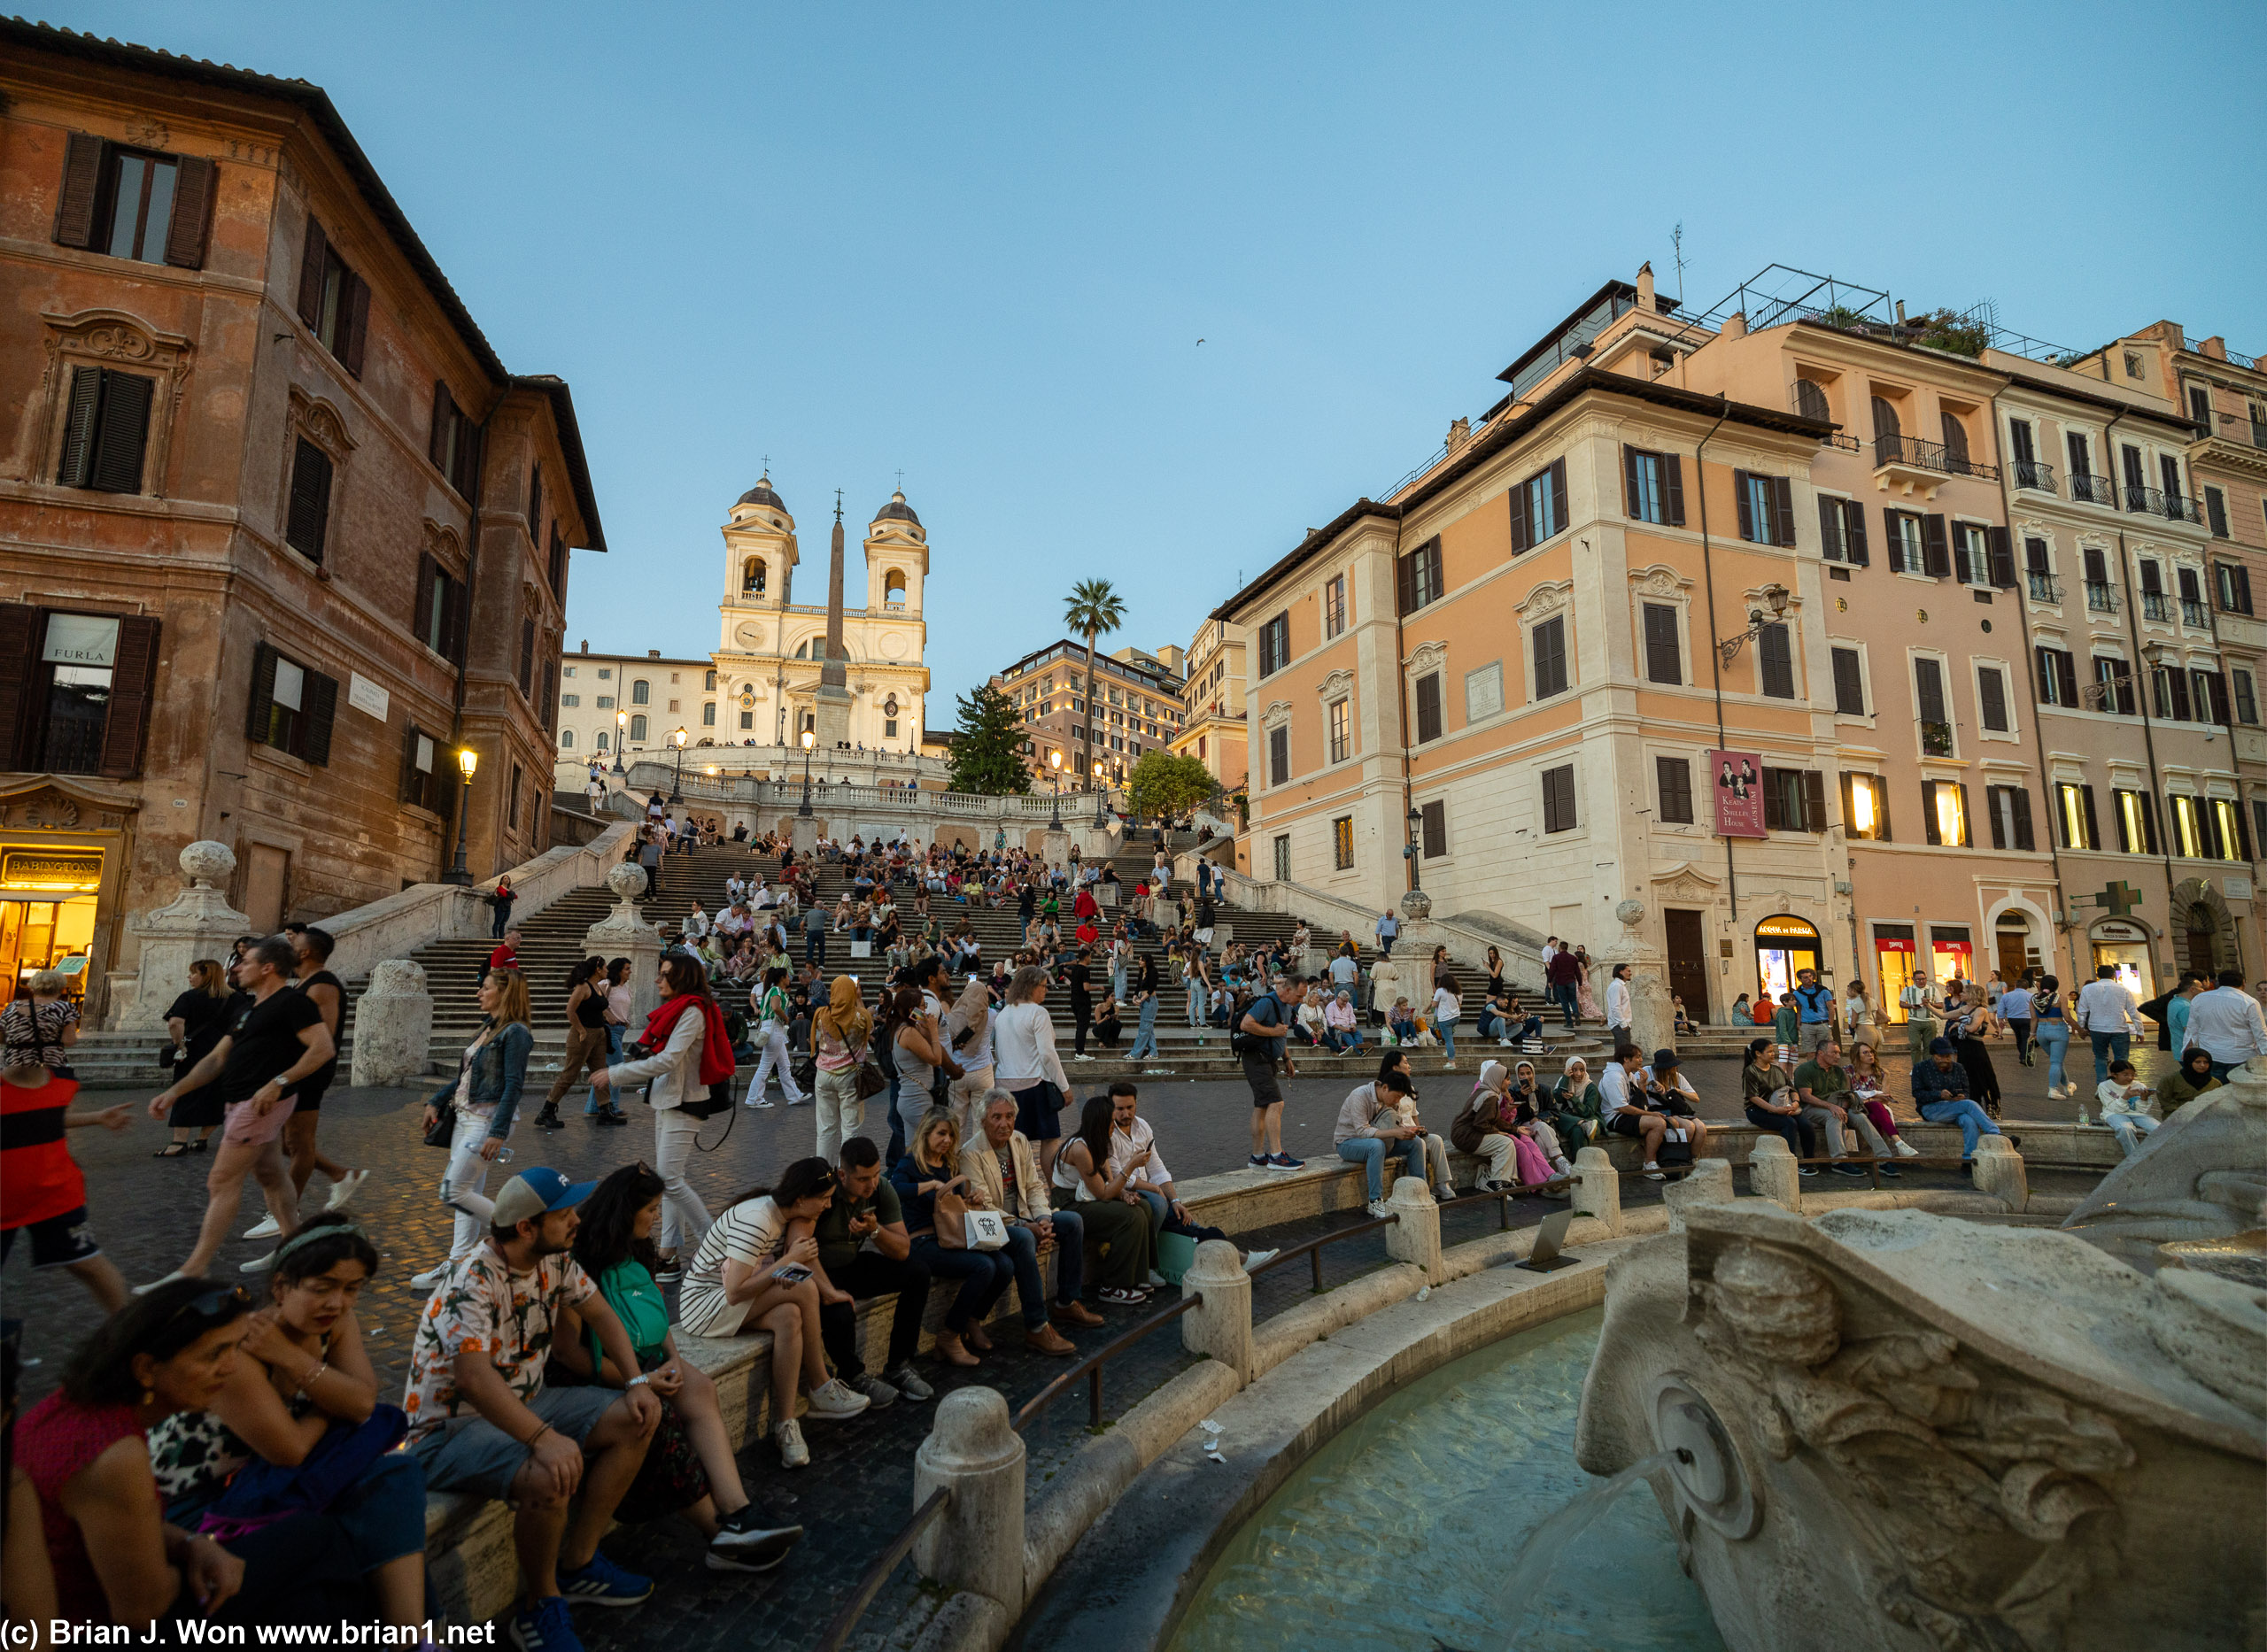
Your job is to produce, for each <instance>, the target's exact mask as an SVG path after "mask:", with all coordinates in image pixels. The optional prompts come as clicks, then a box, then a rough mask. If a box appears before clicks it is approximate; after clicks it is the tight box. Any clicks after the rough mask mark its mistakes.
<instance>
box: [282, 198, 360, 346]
mask: <svg viewBox="0 0 2267 1652" xmlns="http://www.w3.org/2000/svg"><path fill="white" fill-rule="evenodd" d="M298 308H299V319H300V320H302V321H305V322H306V324H307V328H308V330H309V331H311V332H312V333H313V334H314V336H315V337H316V338H318V339H319V340H321V343H322V347H323V348H324V349H325V350H328V351H330V353H331V354H332V355H333V356H335V357H337V359H338V364H339V365H340V366H341V367H344V368H345V369H346V370H347V371H348V372H349V373H351V374H353V375H354V376H355V377H356V378H358V379H359V378H360V377H361V376H362V347H363V344H364V342H365V340H366V339H367V338H368V334H369V329H370V284H369V282H366V281H364V280H363V279H362V278H361V277H360V275H358V274H355V273H354V272H353V271H352V269H351V268H349V267H348V266H347V264H346V261H345V260H344V259H342V258H340V257H339V255H338V249H337V247H335V246H333V245H331V243H330V240H329V236H327V235H324V234H323V229H322V225H321V223H319V222H318V221H316V219H315V216H314V214H313V213H312V212H310V213H308V214H307V235H306V243H305V244H304V246H303V247H302V249H301V251H300V256H299V305H298Z"/></svg>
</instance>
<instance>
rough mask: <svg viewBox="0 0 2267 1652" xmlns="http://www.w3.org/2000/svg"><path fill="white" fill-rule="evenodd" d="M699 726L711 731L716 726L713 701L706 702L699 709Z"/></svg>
mask: <svg viewBox="0 0 2267 1652" xmlns="http://www.w3.org/2000/svg"><path fill="white" fill-rule="evenodd" d="M700 726H701V727H702V728H704V729H713V728H715V727H716V701H715V700H713V699H712V700H708V701H705V702H704V703H703V704H702V706H701V707H700Z"/></svg>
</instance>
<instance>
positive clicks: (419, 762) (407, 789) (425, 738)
mask: <svg viewBox="0 0 2267 1652" xmlns="http://www.w3.org/2000/svg"><path fill="white" fill-rule="evenodd" d="M401 800H402V801H403V802H404V803H409V804H414V805H415V806H416V807H419V808H421V809H430V810H432V811H433V813H435V814H443V813H445V810H444V809H443V807H442V802H441V773H440V743H439V742H438V741H437V740H436V739H435V738H434V737H433V736H431V735H429V734H428V733H426V732H425V730H422V729H420V728H419V727H417V726H416V725H415V724H414V723H412V724H411V725H410V726H409V727H408V728H407V729H406V730H403V732H402V745H401Z"/></svg>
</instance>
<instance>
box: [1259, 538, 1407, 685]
mask: <svg viewBox="0 0 2267 1652" xmlns="http://www.w3.org/2000/svg"><path fill="white" fill-rule="evenodd" d="M1416 564H1417V559H1416V557H1415V555H1414V554H1413V553H1412V554H1411V555H1409V556H1400V557H1396V558H1394V560H1393V601H1394V607H1395V610H1396V611H1397V613H1400V614H1404V615H1405V614H1413V613H1414V612H1416V608H1417V589H1416ZM1260 641H1261V659H1260V662H1259V675H1262V676H1265V675H1267V673H1268V672H1269V671H1270V670H1271V669H1272V667H1271V665H1270V664H1269V662H1268V660H1267V658H1266V648H1265V644H1266V636H1265V631H1264V630H1263V631H1262V633H1261V638H1260Z"/></svg>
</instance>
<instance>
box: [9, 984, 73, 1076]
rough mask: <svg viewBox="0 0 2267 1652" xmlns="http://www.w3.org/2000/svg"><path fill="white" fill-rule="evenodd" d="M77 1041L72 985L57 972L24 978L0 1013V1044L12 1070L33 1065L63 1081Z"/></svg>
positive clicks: (69, 1068) (69, 1069)
mask: <svg viewBox="0 0 2267 1652" xmlns="http://www.w3.org/2000/svg"><path fill="white" fill-rule="evenodd" d="M78 1041H79V1008H78V1006H77V1005H75V1004H74V1003H73V1002H72V1001H71V984H70V983H69V982H68V981H67V980H66V979H65V978H64V975H63V972H62V971H61V970H60V969H41V970H37V971H35V972H34V973H33V974H32V975H31V976H29V977H27V978H26V979H25V981H24V984H23V990H22V992H19V994H18V995H17V996H16V997H15V998H14V999H12V1000H10V1002H9V1005H8V1007H7V1008H5V1009H4V1010H0V1043H4V1044H5V1045H6V1046H7V1051H8V1062H9V1064H10V1065H11V1066H15V1065H18V1064H19V1063H20V1062H23V1061H36V1062H38V1063H39V1064H40V1065H41V1066H43V1067H44V1068H46V1069H48V1070H49V1071H50V1072H52V1073H60V1074H61V1075H62V1076H63V1077H66V1078H75V1077H78V1075H77V1074H76V1073H74V1072H73V1071H72V1070H71V1056H70V1049H71V1046H73V1045H74V1044H76V1043H78Z"/></svg>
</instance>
